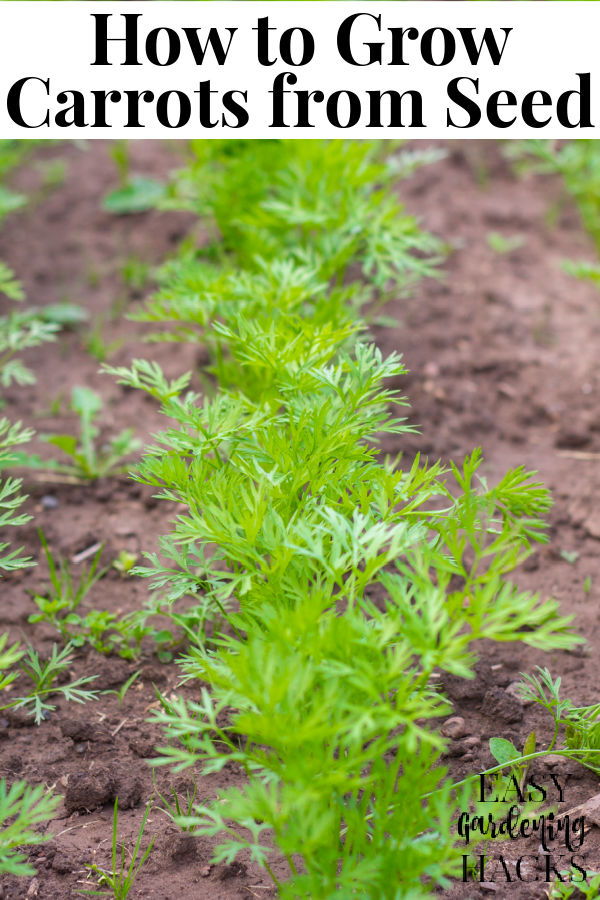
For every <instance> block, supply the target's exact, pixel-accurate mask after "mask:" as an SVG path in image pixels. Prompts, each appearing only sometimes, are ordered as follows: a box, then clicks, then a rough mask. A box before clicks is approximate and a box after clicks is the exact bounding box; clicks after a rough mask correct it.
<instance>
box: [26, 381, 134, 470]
mask: <svg viewBox="0 0 600 900" xmlns="http://www.w3.org/2000/svg"><path fill="white" fill-rule="evenodd" d="M71 409H72V410H73V411H74V412H75V413H77V415H78V416H79V425H80V433H79V438H77V437H76V436H75V435H72V434H53V435H42V439H43V440H45V441H46V443H48V444H52V445H53V446H54V447H58V449H59V450H61V451H62V452H63V453H64V454H65V455H66V456H67V457H69V459H70V460H71V463H70V464H65V463H59V462H56V461H55V460H42V459H40V457H39V456H30V455H27V454H19V455H18V464H19V465H25V466H29V467H31V468H35V469H46V470H47V471H49V472H60V473H62V474H65V475H67V476H70V477H72V478H74V479H76V480H78V481H94V480H95V479H97V478H103V477H105V476H109V475H117V474H119V473H122V472H126V471H127V468H128V467H127V466H125V465H123V464H122V460H123V458H124V457H126V456H128V455H129V454H130V453H133V452H134V451H136V450H138V449H139V448H140V447H141V442H140V441H139V440H138V439H137V438H135V437H134V433H133V429H132V428H125V429H124V430H123V431H121V432H120V433H119V434H118V435H117V436H116V437H114V438H112V440H110V441H109V443H108V444H105V445H104V446H102V447H98V446H97V444H96V438H97V437H98V434H99V429H98V428H97V426H96V425H95V424H94V422H95V419H96V418H97V416H98V415H99V414H100V412H101V411H102V399H101V398H100V396H99V395H98V394H96V392H95V391H92V390H91V389H90V388H87V387H75V388H73V391H72V395H71Z"/></svg>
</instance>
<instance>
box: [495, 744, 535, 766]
mask: <svg viewBox="0 0 600 900" xmlns="http://www.w3.org/2000/svg"><path fill="white" fill-rule="evenodd" d="M534 740H535V737H534ZM490 753H491V754H492V756H493V757H494V759H495V760H496V762H497V763H498V764H499V765H501V766H503V765H505V764H506V763H509V762H511V761H512V760H515V759H519V757H520V756H521V754H520V753H519V751H518V750H517V748H516V747H515V745H514V744H513V743H511V741H507V740H506V738H498V737H494V738H490Z"/></svg>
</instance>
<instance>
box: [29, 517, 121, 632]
mask: <svg viewBox="0 0 600 900" xmlns="http://www.w3.org/2000/svg"><path fill="white" fill-rule="evenodd" d="M39 535H40V541H41V543H42V547H43V548H44V553H45V555H46V560H47V563H48V572H49V577H50V586H49V587H48V589H47V591H46V593H45V594H34V595H33V599H34V601H35V603H36V605H37V607H38V609H39V612H37V613H32V614H31V615H30V616H29V620H28V621H29V622H48V623H49V624H50V625H53V626H54V628H56V629H57V631H59V632H60V635H61V637H62V638H63V640H65V641H68V640H71V639H72V638H73V631H72V628H73V626H76V625H78V624H79V623H80V621H81V620H80V618H79V616H77V615H75V610H76V609H77V608H78V607H79V605H80V604H81V603H82V601H83V600H84V598H85V597H86V595H87V593H88V591H89V590H90V589H91V588H92V587H93V586H94V584H95V583H96V582H97V581H99V579H100V578H102V576H103V575H105V574H106V572H107V571H108V570H107V569H101V570H98V563H99V562H100V555H101V553H102V550H103V547H102V546H100V547H99V548H98V551H97V553H96V555H95V556H94V558H93V560H92V562H91V564H90V566H89V568H88V567H87V566H84V567H83V569H82V571H81V574H80V576H79V581H78V582H77V583H76V584H74V583H73V576H72V574H71V568H70V566H69V563H68V561H67V560H66V559H63V558H62V557H59V558H58V560H57V561H55V559H54V557H53V556H52V553H51V551H50V548H49V547H48V542H47V541H46V538H45V536H44V533H43V531H42V530H41V528H40V529H39Z"/></svg>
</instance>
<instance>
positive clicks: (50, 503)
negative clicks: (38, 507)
mask: <svg viewBox="0 0 600 900" xmlns="http://www.w3.org/2000/svg"><path fill="white" fill-rule="evenodd" d="M59 506H60V503H59V502H58V499H57V498H56V497H54V496H53V495H52V494H44V496H43V497H42V509H58V507H59Z"/></svg>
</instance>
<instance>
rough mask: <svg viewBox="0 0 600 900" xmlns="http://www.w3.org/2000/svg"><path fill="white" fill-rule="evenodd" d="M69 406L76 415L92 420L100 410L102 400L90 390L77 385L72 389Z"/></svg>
mask: <svg viewBox="0 0 600 900" xmlns="http://www.w3.org/2000/svg"><path fill="white" fill-rule="evenodd" d="M71 405H72V407H73V410H74V412H76V413H77V414H78V415H80V416H82V417H85V418H88V419H93V418H94V417H95V416H97V415H98V413H99V412H101V410H102V398H101V397H100V395H99V394H97V393H96V391H93V390H92V389H91V388H88V387H82V386H79V385H78V386H77V387H74V388H73V391H72V394H71Z"/></svg>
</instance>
